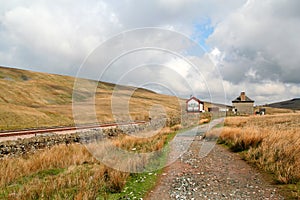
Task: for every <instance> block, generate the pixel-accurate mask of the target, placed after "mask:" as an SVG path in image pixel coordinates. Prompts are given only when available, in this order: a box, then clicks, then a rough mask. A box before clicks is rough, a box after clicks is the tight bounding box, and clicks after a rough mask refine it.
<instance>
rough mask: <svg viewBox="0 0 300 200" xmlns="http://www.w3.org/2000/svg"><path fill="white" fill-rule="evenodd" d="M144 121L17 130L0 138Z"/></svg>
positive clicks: (2, 134)
mask: <svg viewBox="0 0 300 200" xmlns="http://www.w3.org/2000/svg"><path fill="white" fill-rule="evenodd" d="M145 123H146V121H136V122H129V123H128V122H124V123H110V124H98V125H82V126H78V127H75V126H73V127H55V128H46V129H30V130H17V131H3V132H0V138H3V137H13V136H24V135H35V134H43V133H53V132H62V131H72V130H83V129H92V128H105V127H114V126H120V125H123V126H124V125H134V124H135V125H138V124H145Z"/></svg>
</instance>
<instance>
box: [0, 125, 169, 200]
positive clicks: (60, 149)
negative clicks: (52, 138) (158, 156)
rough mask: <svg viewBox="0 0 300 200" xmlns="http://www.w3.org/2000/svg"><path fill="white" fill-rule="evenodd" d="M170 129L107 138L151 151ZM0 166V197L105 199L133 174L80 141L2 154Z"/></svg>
mask: <svg viewBox="0 0 300 200" xmlns="http://www.w3.org/2000/svg"><path fill="white" fill-rule="evenodd" d="M171 131H172V130H171V129H170V128H165V129H162V130H161V132H159V133H157V134H156V135H154V136H152V137H150V138H138V137H134V136H128V135H121V136H120V137H117V138H113V139H111V140H110V141H112V143H113V144H114V145H116V146H118V147H119V148H121V149H124V150H126V151H132V150H133V149H134V151H135V152H151V151H156V150H158V149H161V148H163V146H164V145H165V144H167V142H168V141H169V140H170V139H171V138H172V137H173V136H174V134H171V133H172V132H171ZM90 145H93V144H90ZM96 147H97V149H98V150H99V146H96ZM100 151H101V149H100ZM150 159H151V157H144V158H142V159H134V160H129V161H127V163H123V164H124V165H128V166H131V167H132V169H133V170H134V168H139V167H141V166H143V167H144V166H147V164H148V163H149V161H150ZM0 169H1V170H0V199H21V200H22V199H24V200H25V199H45V198H46V199H96V198H97V197H101V198H103V199H105V198H107V197H109V196H110V195H111V194H115V193H120V192H121V191H122V190H123V189H124V186H125V185H126V183H127V181H128V179H129V177H131V176H132V175H133V176H135V174H130V173H129V172H122V171H118V170H114V169H112V168H109V167H107V166H106V165H104V164H102V163H100V162H99V161H98V160H96V159H95V158H94V157H93V156H92V155H91V154H90V152H89V151H88V150H87V148H86V147H85V146H83V145H81V144H70V145H57V146H54V147H52V148H50V149H44V150H41V151H38V152H36V153H34V154H31V155H26V156H23V157H5V158H2V159H1V160H0ZM131 180H132V178H131ZM153 180H154V179H153ZM149 184H150V183H149ZM125 195H126V193H125ZM119 196H120V195H119Z"/></svg>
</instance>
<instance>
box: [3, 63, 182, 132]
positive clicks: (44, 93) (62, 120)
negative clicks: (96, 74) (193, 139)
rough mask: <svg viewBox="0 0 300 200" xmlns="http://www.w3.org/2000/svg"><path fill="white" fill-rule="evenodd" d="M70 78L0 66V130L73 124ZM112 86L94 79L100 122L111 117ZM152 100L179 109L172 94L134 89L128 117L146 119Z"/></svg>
mask: <svg viewBox="0 0 300 200" xmlns="http://www.w3.org/2000/svg"><path fill="white" fill-rule="evenodd" d="M74 80H75V79H74V78H73V77H69V76H61V75H54V74H46V73H38V72H32V71H26V70H19V69H12V68H5V67H0V130H14V129H23V128H34V127H48V126H71V125H73V124H74V120H73V114H72V93H73V85H74ZM90 82H91V83H92V82H93V81H90ZM94 83H95V82H94ZM114 88H115V85H113V84H110V83H104V82H99V83H98V87H97V90H96V99H95V107H96V112H97V119H98V121H99V122H101V123H105V122H113V121H114V118H113V115H112V111H111V95H112V92H113V90H114ZM121 90H122V91H121V92H120V93H119V95H120V98H122V97H123V96H124V97H126V96H128V95H129V93H130V91H131V90H132V87H121ZM79 93H80V92H79ZM82 93H83V94H82V95H83V96H84V91H82ZM83 100H84V101H91V99H83ZM91 103H93V102H91ZM156 104H160V105H162V106H163V107H164V108H165V110H166V112H167V113H168V114H169V115H176V114H177V113H178V111H179V110H180V105H179V103H178V99H177V98H176V97H172V96H167V95H161V94H156V93H154V92H152V91H149V90H145V89H136V90H135V92H134V93H133V95H132V96H131V97H130V101H129V112H130V117H131V119H133V120H144V119H148V117H149V110H151V108H152V106H153V105H156ZM127 118H128V116H127ZM93 122H94V121H89V120H87V121H85V123H93Z"/></svg>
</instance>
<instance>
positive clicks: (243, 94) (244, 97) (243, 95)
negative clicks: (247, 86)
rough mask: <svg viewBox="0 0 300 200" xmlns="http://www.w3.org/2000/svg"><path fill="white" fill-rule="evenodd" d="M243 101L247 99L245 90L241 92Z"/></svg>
mask: <svg viewBox="0 0 300 200" xmlns="http://www.w3.org/2000/svg"><path fill="white" fill-rule="evenodd" d="M240 97H241V101H246V94H245V92H241V96H240Z"/></svg>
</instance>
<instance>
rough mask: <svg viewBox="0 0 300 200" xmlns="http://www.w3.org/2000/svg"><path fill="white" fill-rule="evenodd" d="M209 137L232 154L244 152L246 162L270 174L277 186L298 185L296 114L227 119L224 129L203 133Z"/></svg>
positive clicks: (299, 148)
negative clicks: (228, 149) (280, 184)
mask: <svg viewBox="0 0 300 200" xmlns="http://www.w3.org/2000/svg"><path fill="white" fill-rule="evenodd" d="M217 131H218V132H217ZM213 136H215V137H218V142H219V143H221V144H226V145H227V146H229V148H230V149H231V150H233V151H236V152H241V151H244V152H243V156H244V157H245V159H246V160H248V161H249V162H252V163H254V164H255V165H257V166H258V167H259V168H261V169H263V170H265V171H267V172H271V173H273V174H274V176H275V180H276V181H277V182H278V183H282V184H296V183H299V182H300V113H289V114H277V115H266V116H250V117H228V118H227V119H226V120H225V127H224V128H222V129H219V130H213V131H211V132H209V133H207V137H213ZM295 195H296V196H297V198H299V197H300V192H299V191H298V194H295Z"/></svg>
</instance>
